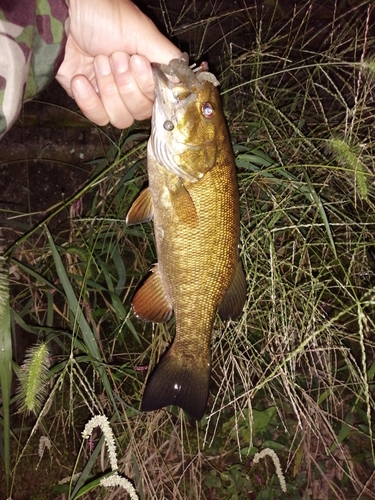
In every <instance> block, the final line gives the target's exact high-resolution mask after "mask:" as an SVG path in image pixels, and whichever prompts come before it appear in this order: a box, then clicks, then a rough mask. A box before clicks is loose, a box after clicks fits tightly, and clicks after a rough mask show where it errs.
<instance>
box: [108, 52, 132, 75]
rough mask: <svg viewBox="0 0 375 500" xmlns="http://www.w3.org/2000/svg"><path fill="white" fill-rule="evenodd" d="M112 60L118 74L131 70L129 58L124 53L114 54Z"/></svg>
mask: <svg viewBox="0 0 375 500" xmlns="http://www.w3.org/2000/svg"><path fill="white" fill-rule="evenodd" d="M110 59H111V65H112V68H113V70H114V71H116V73H125V71H127V70H128V69H129V58H128V57H127V56H126V55H125V54H124V53H123V52H114V53H113V54H112V55H111V58H110Z"/></svg>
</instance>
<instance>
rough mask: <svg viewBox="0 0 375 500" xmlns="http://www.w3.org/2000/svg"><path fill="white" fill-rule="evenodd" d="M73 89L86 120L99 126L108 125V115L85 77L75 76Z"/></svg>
mask: <svg viewBox="0 0 375 500" xmlns="http://www.w3.org/2000/svg"><path fill="white" fill-rule="evenodd" d="M71 89H72V94H73V97H74V99H75V101H76V103H77V104H78V106H79V108H80V109H81V111H82V113H83V114H84V115H85V116H86V118H88V119H89V120H91V121H92V122H94V123H96V124H97V125H100V126H103V125H107V123H108V122H109V117H108V113H107V112H106V110H105V108H104V106H103V103H102V101H101V99H100V97H99V96H98V94H97V92H96V91H95V89H94V87H93V86H92V85H91V83H90V82H89V81H88V79H87V78H86V77H85V76H83V75H77V76H75V77H74V78H73V79H72V81H71Z"/></svg>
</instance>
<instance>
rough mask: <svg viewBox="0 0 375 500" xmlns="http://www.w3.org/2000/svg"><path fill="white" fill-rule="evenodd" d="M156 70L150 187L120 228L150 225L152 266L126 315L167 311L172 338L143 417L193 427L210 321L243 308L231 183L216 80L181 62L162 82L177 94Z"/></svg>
mask: <svg viewBox="0 0 375 500" xmlns="http://www.w3.org/2000/svg"><path fill="white" fill-rule="evenodd" d="M205 67H206V66H205ZM153 68H154V79H155V85H156V102H155V105H154V112H153V118H152V133H151V138H150V140H149V144H148V161H147V169H148V179H149V186H148V188H147V190H146V191H145V192H144V193H142V194H141V196H140V200H137V201H136V202H135V203H134V205H133V206H132V207H131V209H130V211H129V213H128V216H127V223H128V224H132V223H138V222H141V221H142V220H149V219H150V218H151V216H152V217H153V221H154V229H155V243H156V253H157V257H158V264H157V265H156V266H154V267H153V269H152V273H151V274H150V276H149V278H148V279H147V280H146V282H145V283H144V285H143V286H142V287H141V288H140V289H139V290H138V291H137V292H136V294H135V296H134V298H133V301H132V305H133V310H134V313H135V314H136V315H137V316H138V317H140V318H143V319H145V320H150V321H155V322H161V321H166V320H167V319H168V318H169V317H170V316H171V314H172V311H173V312H174V314H175V319H176V322H175V324H176V335H175V338H174V341H173V343H172V346H171V347H170V348H169V349H168V350H167V352H166V353H165V354H164V355H163V356H162V358H161V360H160V362H159V364H158V365H157V366H156V368H155V370H154V372H153V373H152V374H151V376H150V377H149V379H148V381H147V385H146V389H145V391H144V394H143V398H142V404H141V408H142V410H145V411H152V410H156V409H159V408H163V407H164V406H168V405H170V404H175V405H177V406H179V407H181V408H182V409H184V410H185V411H186V412H187V413H188V414H189V415H190V416H192V417H193V418H195V419H196V420H200V419H201V418H202V417H203V414H204V411H205V409H206V406H207V399H208V393H209V384H210V371H211V349H210V344H211V334H212V328H213V324H214V321H215V317H216V313H217V311H219V314H220V316H221V317H222V319H229V318H234V317H236V316H238V315H239V314H240V312H241V310H242V308H243V305H244V302H245V299H246V282H245V277H244V273H243V270H242V264H241V261H240V258H239V223H240V220H239V219H240V211H239V195H238V186H237V177H236V170H235V163H234V156H233V152H232V147H231V142H230V136H229V132H228V129H227V125H226V122H225V118H224V115H223V112H222V108H221V103H220V97H219V93H218V91H217V89H216V87H215V83H214V82H215V78H214V77H213V75H212V74H211V73H208V72H207V73H206V72H205V71H201V72H200V73H199V72H198V73H193V72H192V71H191V70H190V68H189V66H188V64H187V58H186V57H185V58H183V59H180V60H174V61H172V62H171V63H170V72H169V73H168V74H173V75H175V76H177V77H178V78H179V79H180V82H179V83H177V84H176V83H172V82H171V81H170V80H169V79H168V78H167V77H166V76H165V74H164V73H163V71H161V70H160V67H159V65H153ZM163 69H165V66H163ZM166 122H167V126H164V124H165V123H166Z"/></svg>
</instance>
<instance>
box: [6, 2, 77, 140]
mask: <svg viewBox="0 0 375 500" xmlns="http://www.w3.org/2000/svg"><path fill="white" fill-rule="evenodd" d="M67 19H68V5H67V3H66V0H27V1H17V0H16V1H15V0H1V3H0V138H1V137H2V136H3V135H4V133H5V132H6V131H7V130H9V128H10V127H11V126H12V125H13V123H14V122H15V120H16V119H17V117H18V114H19V112H20V110H21V106H22V103H23V102H24V101H25V100H27V99H31V98H32V97H34V96H35V95H36V94H37V93H38V92H40V91H41V90H43V89H44V88H45V87H46V86H47V85H48V84H49V83H50V82H51V81H52V80H53V78H54V76H55V74H56V72H57V70H58V68H59V66H60V64H61V63H62V61H63V58H64V49H65V44H66V29H65V24H66V21H67Z"/></svg>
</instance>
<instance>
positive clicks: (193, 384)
mask: <svg viewBox="0 0 375 500" xmlns="http://www.w3.org/2000/svg"><path fill="white" fill-rule="evenodd" d="M209 385H210V360H209V359H208V360H207V361H206V362H202V361H200V362H199V358H198V357H197V358H190V357H185V358H183V359H181V357H180V356H175V355H174V353H173V347H172V348H171V349H170V350H169V351H168V352H167V353H166V354H165V355H164V356H163V357H162V359H161V361H160V363H159V364H158V365H157V367H156V369H155V371H154V372H153V374H152V375H151V377H150V378H149V380H148V382H147V385H146V389H145V392H144V394H143V398H142V404H141V410H142V411H153V410H158V409H160V408H164V407H165V406H169V405H176V406H179V407H180V408H182V409H183V410H184V411H185V412H186V413H187V414H188V415H189V416H190V417H192V418H194V419H195V420H201V418H202V417H203V415H204V412H205V410H206V406H207V399H208V391H209Z"/></svg>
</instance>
